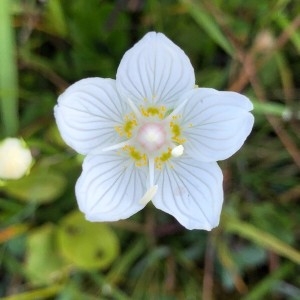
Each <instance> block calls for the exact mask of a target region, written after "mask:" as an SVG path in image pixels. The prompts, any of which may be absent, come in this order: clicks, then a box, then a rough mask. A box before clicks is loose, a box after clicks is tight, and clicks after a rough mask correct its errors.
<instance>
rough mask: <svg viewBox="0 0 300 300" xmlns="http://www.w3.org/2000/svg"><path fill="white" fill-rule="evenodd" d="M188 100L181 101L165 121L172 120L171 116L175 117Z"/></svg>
mask: <svg viewBox="0 0 300 300" xmlns="http://www.w3.org/2000/svg"><path fill="white" fill-rule="evenodd" d="M188 100H189V98H186V99H185V100H183V101H182V102H181V103H180V104H179V105H178V106H177V107H176V108H175V109H174V110H173V111H172V112H171V113H170V114H169V115H168V116H167V117H166V119H165V120H166V121H168V122H170V121H171V120H172V118H173V116H175V115H177V114H178V112H179V111H180V110H181V109H182V108H183V107H184V106H185V104H186V103H187V102H188Z"/></svg>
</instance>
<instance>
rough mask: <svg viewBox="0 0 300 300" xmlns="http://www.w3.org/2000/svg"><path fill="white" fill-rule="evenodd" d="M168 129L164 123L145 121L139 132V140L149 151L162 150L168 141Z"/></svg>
mask: <svg viewBox="0 0 300 300" xmlns="http://www.w3.org/2000/svg"><path fill="white" fill-rule="evenodd" d="M166 135H167V134H166V131H165V128H164V126H163V125H162V124H159V123H145V124H144V125H142V126H141V127H140V128H139V129H138V132H137V141H138V143H139V144H140V145H141V146H142V148H143V149H144V150H145V152H147V153H152V152H154V151H158V150H160V149H161V148H162V147H163V146H164V145H165V142H166Z"/></svg>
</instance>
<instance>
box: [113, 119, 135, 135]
mask: <svg viewBox="0 0 300 300" xmlns="http://www.w3.org/2000/svg"><path fill="white" fill-rule="evenodd" d="M137 125H138V122H137V119H136V117H135V115H134V114H133V113H131V114H128V115H126V116H125V117H124V124H123V126H122V125H119V126H115V130H116V131H117V133H118V134H119V135H120V136H122V137H127V138H131V137H132V131H133V129H134V128H135V127H136V126H137Z"/></svg>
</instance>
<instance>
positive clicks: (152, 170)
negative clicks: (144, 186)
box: [149, 158, 154, 186]
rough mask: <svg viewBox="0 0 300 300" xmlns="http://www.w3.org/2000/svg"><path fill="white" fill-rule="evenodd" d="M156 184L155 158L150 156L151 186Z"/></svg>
mask: <svg viewBox="0 0 300 300" xmlns="http://www.w3.org/2000/svg"><path fill="white" fill-rule="evenodd" d="M153 185H154V158H149V186H153Z"/></svg>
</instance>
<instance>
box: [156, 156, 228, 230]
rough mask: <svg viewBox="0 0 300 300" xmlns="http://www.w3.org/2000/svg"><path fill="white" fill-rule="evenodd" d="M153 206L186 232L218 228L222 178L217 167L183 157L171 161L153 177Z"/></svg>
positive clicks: (213, 164) (215, 164)
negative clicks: (176, 222)
mask: <svg viewBox="0 0 300 300" xmlns="http://www.w3.org/2000/svg"><path fill="white" fill-rule="evenodd" d="M157 178H158V179H157V185H158V191H157V194H156V196H155V197H154V199H153V200H152V201H153V204H154V205H155V206H156V207H157V208H159V209H161V210H163V211H165V212H167V213H169V214H171V215H173V216H174V217H175V218H176V219H177V220H178V221H179V222H180V223H181V224H182V225H183V226H185V227H186V228H187V229H205V230H211V229H212V228H214V227H216V226H217V225H218V224H219V219H220V213H221V208H222V203H223V188H222V180H223V175H222V172H221V169H220V168H219V166H218V164H217V163H215V162H213V163H202V162H199V161H195V160H194V159H192V158H190V157H188V156H186V155H185V154H184V156H181V157H180V158H175V159H173V160H172V163H171V164H170V165H167V164H166V165H165V166H164V168H163V170H162V171H161V172H160V173H158V174H157Z"/></svg>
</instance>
